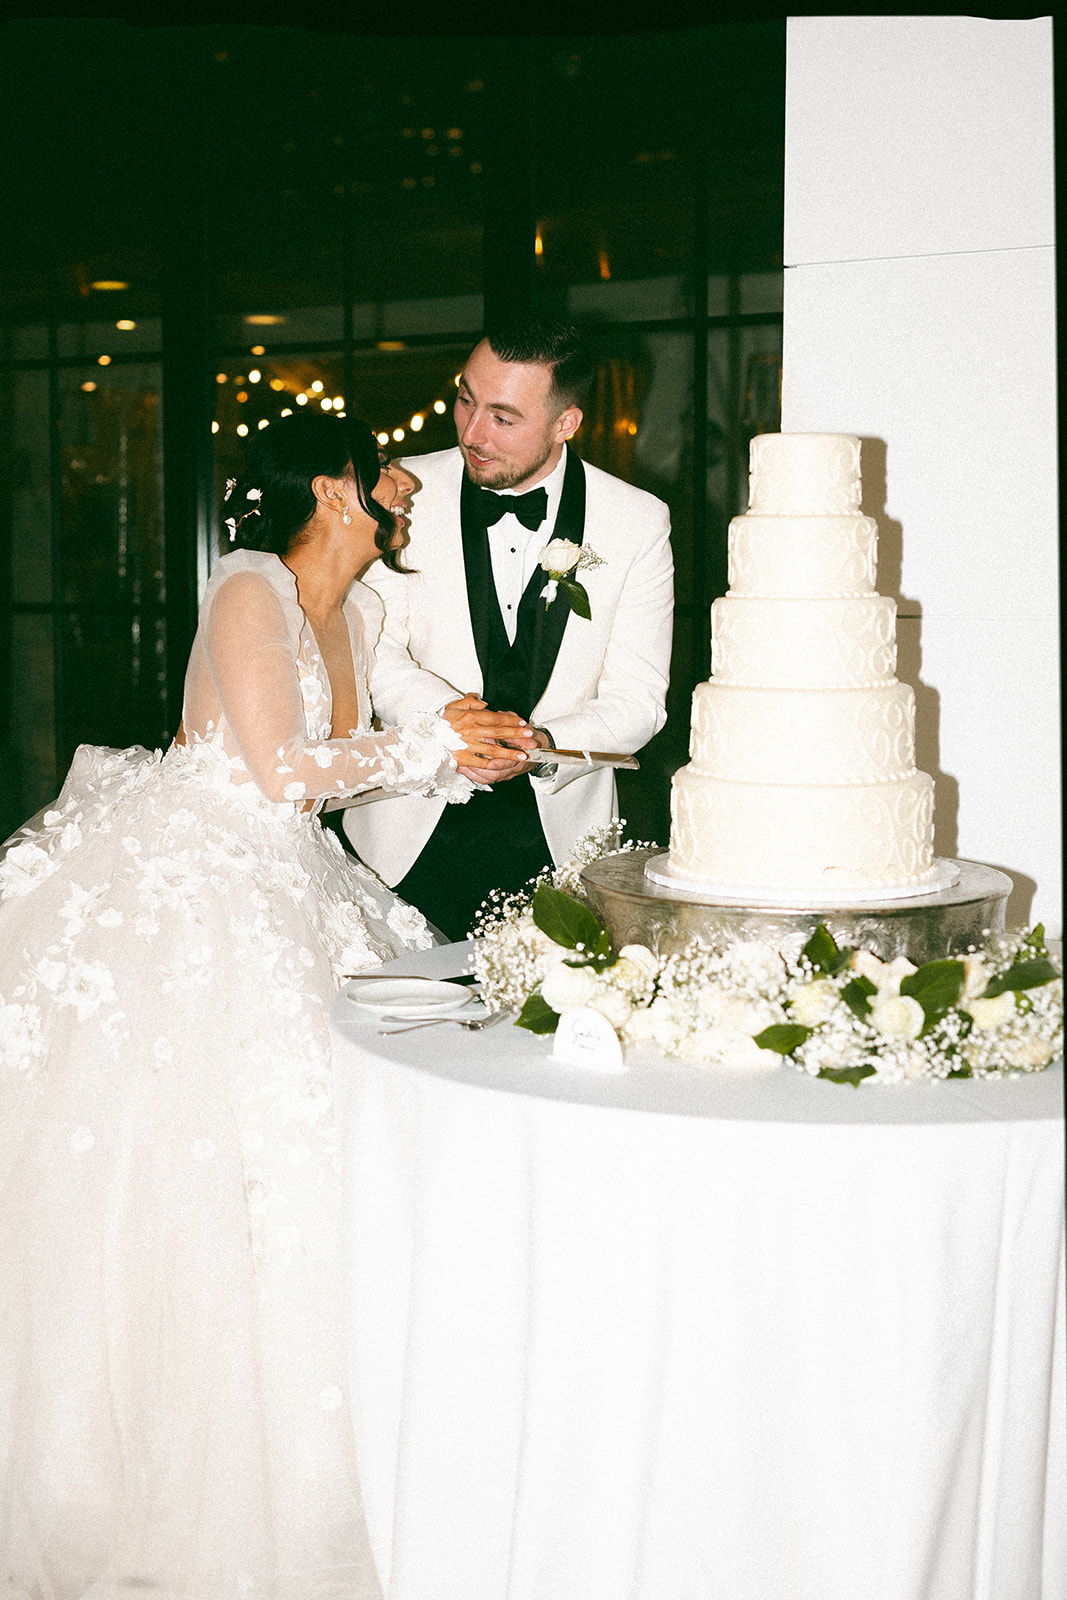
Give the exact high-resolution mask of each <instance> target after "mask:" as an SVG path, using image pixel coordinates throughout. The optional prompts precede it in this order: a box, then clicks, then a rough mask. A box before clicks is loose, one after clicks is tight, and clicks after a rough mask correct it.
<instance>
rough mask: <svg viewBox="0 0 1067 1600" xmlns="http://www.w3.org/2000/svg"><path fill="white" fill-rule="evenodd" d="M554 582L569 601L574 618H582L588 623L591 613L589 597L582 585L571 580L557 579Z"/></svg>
mask: <svg viewBox="0 0 1067 1600" xmlns="http://www.w3.org/2000/svg"><path fill="white" fill-rule="evenodd" d="M556 582H557V583H558V584H559V586H560V588H561V589H562V590H563V593H564V594H565V595H566V596H567V599H568V600H569V601H570V607H571V610H572V611H573V612H574V614H575V616H578V617H584V618H585V620H586V621H587V622H589V621H590V620H591V619H592V615H593V613H592V611H590V609H589V596H588V595H587V594H586V592H585V589H584V588H583V587H582V585H581V584H580V583H575V581H574V579H573V578H557V579H556Z"/></svg>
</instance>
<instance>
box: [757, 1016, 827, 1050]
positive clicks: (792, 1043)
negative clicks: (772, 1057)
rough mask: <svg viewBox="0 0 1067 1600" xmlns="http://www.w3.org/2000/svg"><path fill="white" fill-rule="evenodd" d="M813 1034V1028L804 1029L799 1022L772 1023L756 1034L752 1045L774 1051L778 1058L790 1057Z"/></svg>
mask: <svg viewBox="0 0 1067 1600" xmlns="http://www.w3.org/2000/svg"><path fill="white" fill-rule="evenodd" d="M814 1032H815V1029H814V1028H805V1027H804V1026H803V1024H802V1023H799V1022H772V1023H771V1025H770V1027H769V1028H764V1030H763V1032H762V1033H757V1034H756V1036H755V1040H754V1043H756V1044H758V1045H759V1047H760V1049H761V1050H774V1051H776V1052H777V1053H778V1055H780V1056H791V1055H792V1054H793V1051H794V1050H798V1049H799V1048H800V1046H801V1045H802V1044H803V1043H804V1040H805V1039H810V1038H811V1036H812V1034H813V1033H814Z"/></svg>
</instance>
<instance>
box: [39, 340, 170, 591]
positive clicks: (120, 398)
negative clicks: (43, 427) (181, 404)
mask: <svg viewBox="0 0 1067 1600" xmlns="http://www.w3.org/2000/svg"><path fill="white" fill-rule="evenodd" d="M159 393H160V371H159V367H158V366H156V365H145V366H117V365H115V366H110V367H107V368H100V367H80V368H70V369H65V370H63V371H61V372H60V375H59V441H60V480H61V485H62V498H61V505H60V550H61V560H62V577H61V591H62V597H63V599H64V600H65V601H67V602H72V603H75V604H82V605H84V604H86V603H90V602H91V603H93V604H95V605H108V604H116V603H117V604H139V603H141V602H142V601H143V602H149V601H151V602H155V603H157V604H158V603H161V602H162V600H163V594H164V581H163V507H162V440H161V427H160V421H161V418H160V399H159Z"/></svg>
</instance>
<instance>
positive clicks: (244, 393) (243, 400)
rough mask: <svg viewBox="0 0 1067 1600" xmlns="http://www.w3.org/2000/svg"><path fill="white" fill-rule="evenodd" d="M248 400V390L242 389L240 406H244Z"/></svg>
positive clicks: (238, 399) (239, 395)
mask: <svg viewBox="0 0 1067 1600" xmlns="http://www.w3.org/2000/svg"><path fill="white" fill-rule="evenodd" d="M247 399H248V390H247V389H242V390H241V392H240V393H239V394H238V396H237V402H238V404H239V405H242V406H243V405H244V403H245V401H246V400H247Z"/></svg>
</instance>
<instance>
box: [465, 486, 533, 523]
mask: <svg viewBox="0 0 1067 1600" xmlns="http://www.w3.org/2000/svg"><path fill="white" fill-rule="evenodd" d="M478 505H479V507H480V509H481V513H482V516H483V517H484V518H485V525H486V527H487V528H491V527H492V526H493V523H494V522H499V521H500V519H501V517H506V516H507V515H508V513H509V512H510V514H511V515H512V516H513V517H518V519H519V521H520V522H521V523H522V525H523V527H524V528H529V529H530V531H531V532H532V531H533V530H534V528H539V527H540V526H541V524H542V522H544V520H545V518H546V517H547V515H548V490H547V489H544V488H541V489H530V490H528V491H527V493H526V494H495V493H494V492H493V490H492V489H483V488H482V487H481V486H480V485H479V488H478Z"/></svg>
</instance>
